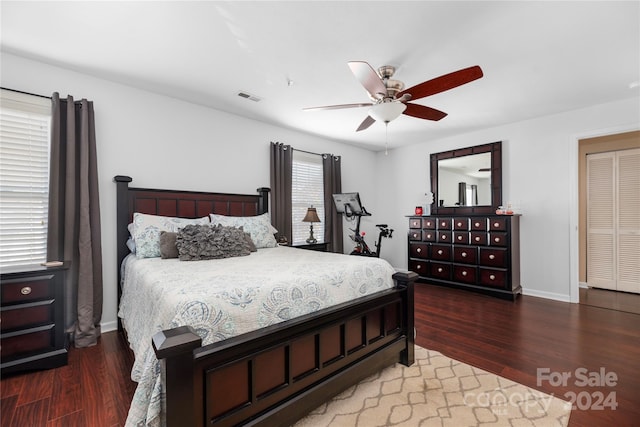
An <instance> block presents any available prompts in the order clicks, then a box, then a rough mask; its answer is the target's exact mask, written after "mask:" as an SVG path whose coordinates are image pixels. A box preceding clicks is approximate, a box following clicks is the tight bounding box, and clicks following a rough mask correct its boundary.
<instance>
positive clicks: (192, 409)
mask: <svg viewBox="0 0 640 427" xmlns="http://www.w3.org/2000/svg"><path fill="white" fill-rule="evenodd" d="M393 278H394V280H395V283H396V287H395V288H394V289H390V290H387V291H382V292H379V293H377V294H374V295H370V296H367V297H363V298H360V299H358V300H357V301H352V302H350V303H345V304H340V305H338V306H335V307H330V308H328V309H324V310H322V311H320V312H317V313H313V314H309V315H307V316H303V317H300V318H296V319H293V320H290V321H287V322H283V323H281V324H278V325H274V326H270V327H267V328H264V329H261V330H258V331H255V332H251V333H248V334H244V335H241V336H238V337H234V338H230V339H227V340H225V341H222V342H219V343H214V344H210V345H208V346H205V347H201V339H200V337H199V336H198V335H196V334H195V332H194V331H193V330H192V329H191V328H190V327H187V326H184V327H179V328H175V329H171V330H167V331H162V332H159V333H158V334H156V335H155V336H154V337H153V348H154V350H155V352H156V356H157V358H158V360H160V361H161V366H162V381H163V384H164V387H165V392H166V398H165V401H164V405H165V406H164V408H163V417H164V419H163V422H164V423H166V425H167V426H169V427H173V426H185V425H189V426H205V425H211V424H213V425H216V426H231V425H282V426H285V425H290V424H292V423H294V422H295V421H296V420H298V419H300V418H301V417H303V416H305V415H306V414H307V413H309V412H310V411H311V410H313V409H314V408H316V407H317V406H319V405H320V404H321V403H322V402H324V401H326V400H327V399H329V398H331V397H332V396H334V395H336V394H338V393H340V392H341V391H343V390H345V389H346V388H348V387H349V386H351V385H353V384H356V383H357V382H359V381H360V380H362V379H364V378H366V377H367V376H369V375H371V374H373V373H375V372H377V371H379V370H381V369H382V368H384V367H386V366H389V365H391V364H393V363H397V362H400V363H403V364H405V365H407V366H409V365H411V364H413V362H414V320H413V315H414V312H413V282H414V281H415V280H416V278H417V275H416V274H415V273H413V272H400V273H396V274H394V276H393Z"/></svg>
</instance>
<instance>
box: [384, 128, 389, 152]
mask: <svg viewBox="0 0 640 427" xmlns="http://www.w3.org/2000/svg"><path fill="white" fill-rule="evenodd" d="M384 140H385V143H384V155H385V156H388V155H389V122H384Z"/></svg>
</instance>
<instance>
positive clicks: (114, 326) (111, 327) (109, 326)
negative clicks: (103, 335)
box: [100, 321, 118, 332]
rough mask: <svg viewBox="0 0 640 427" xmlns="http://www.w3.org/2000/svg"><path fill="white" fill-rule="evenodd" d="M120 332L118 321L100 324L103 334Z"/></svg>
mask: <svg viewBox="0 0 640 427" xmlns="http://www.w3.org/2000/svg"><path fill="white" fill-rule="evenodd" d="M116 330H118V321H115V322H104V323H100V331H101V332H111V331H116Z"/></svg>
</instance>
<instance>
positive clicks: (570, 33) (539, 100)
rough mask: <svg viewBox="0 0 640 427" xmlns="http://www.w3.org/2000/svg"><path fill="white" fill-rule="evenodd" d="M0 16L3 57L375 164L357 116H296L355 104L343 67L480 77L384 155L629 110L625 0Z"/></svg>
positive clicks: (80, 10)
mask: <svg viewBox="0 0 640 427" xmlns="http://www.w3.org/2000/svg"><path fill="white" fill-rule="evenodd" d="M0 7H1V9H0V13H1V24H2V30H1V36H2V37H1V48H2V50H3V51H5V52H8V53H13V54H17V55H21V56H25V57H28V58H33V59H37V60H39V61H43V62H47V63H51V64H54V65H58V66H62V67H65V68H70V69H73V70H77V71H81V72H84V73H88V74H91V75H95V76H98V77H101V78H105V79H109V80H114V81H117V82H121V83H124V84H127V85H131V86H136V87H140V88H143V89H147V90H150V91H153V92H157V93H161V94H164V95H168V96H171V97H175V98H179V99H184V100H187V101H190V102H194V103H197V104H202V105H206V106H209V107H213V108H216V109H219V110H224V111H227V112H230V113H234V114H238V115H241V116H245V117H248V118H251V119H256V120H260V121H263V122H267V123H272V124H275V125H278V126H284V127H289V128H293V129H297V130H300V131H304V132H308V133H312V134H316V135H320V136H323V137H326V138H330V139H335V140H339V141H344V142H347V143H351V144H354V145H359V146H363V147H366V148H369V149H372V150H380V149H384V145H385V141H386V139H385V138H386V136H385V126H384V124H382V123H374V124H373V126H371V127H370V128H369V129H367V130H365V131H362V132H358V133H356V132H355V129H356V128H357V127H358V125H359V124H360V122H361V121H362V120H363V119H364V118H365V116H366V115H367V108H355V109H348V110H329V111H314V112H304V111H302V109H303V108H304V107H313V106H321V105H332V104H344V103H358V102H368V101H369V98H368V96H367V93H366V92H365V90H364V89H363V87H362V86H361V85H360V84H359V82H358V81H357V80H356V79H355V77H354V76H353V74H352V73H351V71H350V70H349V67H348V66H347V62H348V61H353V60H362V61H367V62H369V63H370V64H371V65H372V66H373V67H374V68H377V67H379V66H381V65H385V64H390V65H395V66H396V67H397V71H396V75H395V76H394V77H395V78H397V79H399V80H402V81H403V82H404V83H405V85H406V87H410V86H413V85H415V84H417V83H420V82H422V81H425V80H429V79H432V78H434V77H438V76H440V75H442V74H446V73H449V72H452V71H455V70H458V69H461V68H466V67H469V66H472V65H479V66H481V67H482V69H483V71H484V77H483V78H481V79H479V80H476V81H474V82H471V83H468V84H466V85H463V86H460V87H458V88H455V89H452V90H449V91H446V92H443V93H440V94H437V95H434V96H430V97H427V98H423V99H421V100H419V101H416V103H419V104H423V105H428V106H430V107H433V108H437V109H439V110H442V111H445V112H447V113H449V115H448V116H447V117H445V118H444V119H442V120H441V121H439V122H431V121H426V120H420V119H416V118H413V117H409V116H406V115H402V116H400V117H399V118H398V119H396V120H395V121H393V122H391V123H390V124H389V128H388V142H389V147H394V146H400V145H407V144H413V143H418V142H423V141H428V140H431V139H434V138H441V137H445V136H447V135H453V134H458V133H462V132H468V131H472V130H475V129H480V128H486V127H491V126H496V125H501V124H505V123H510V122H515V121H520V120H525V119H529V118H533V117H538V116H543V115H548V114H553V113H558V112H562V111H567V110H573V109H578V108H582V107H586V106H590V105H595V104H600V103H606V102H610V101H615V100H620V99H625V98H631V97H635V98H638V99H639V100H640V93H639V91H640V89H639V88H638V87H637V84H638V81H639V80H640V2H638V1H626V2H610V1H609V2H605V1H602V2H592V1H587V2H579V1H571V2H515V1H514V2H505V1H499V2H485V1H473V2H462V1H447V2H444V1H424V2H418V1H411V2H399V1H393V2H392V1H375V2H365V1H348V2H347V1H339V2H329V1H314V2H309V1H279V2H265V1H259V2H213V1H201V2H180V1H172V2H160V1H144V2H116V1H110V2H57V1H47V2H23V1H15V2H14V1H2V2H1V4H0ZM289 80H291V81H292V82H293V84H292V85H291V86H289V85H288V81H289ZM634 85H635V87H633V86H634ZM630 86H631V87H630ZM17 89H20V88H17ZM239 91H244V92H247V93H250V94H252V95H255V96H257V97H260V98H261V101H260V102H253V101H250V100H247V99H243V98H241V97H238V96H237V93H238V92H239ZM73 95H75V96H83V97H88V98H91V94H90V93H86V94H73Z"/></svg>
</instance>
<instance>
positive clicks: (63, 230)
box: [47, 92, 102, 347]
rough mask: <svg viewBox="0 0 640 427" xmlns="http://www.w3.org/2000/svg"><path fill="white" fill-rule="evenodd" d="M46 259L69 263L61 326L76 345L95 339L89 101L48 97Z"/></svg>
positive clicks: (97, 280) (96, 230)
mask: <svg viewBox="0 0 640 427" xmlns="http://www.w3.org/2000/svg"><path fill="white" fill-rule="evenodd" d="M51 99H52V107H53V111H52V120H51V166H50V172H49V174H50V179H49V182H50V184H49V227H48V236H47V259H49V260H60V261H66V262H69V270H68V271H67V274H66V280H65V326H66V328H67V332H69V333H70V337H71V339H72V340H73V342H74V345H75V346H76V347H88V346H91V345H95V344H96V343H97V340H98V337H99V336H100V320H101V318H102V242H101V235H100V202H99V197H98V164H97V160H96V136H95V124H94V112H93V102H90V101H87V100H86V99H83V100H81V101H75V102H74V100H73V97H71V96H68V97H67V99H60V96H59V95H58V93H57V92H56V93H54V94H53V96H52V98H51Z"/></svg>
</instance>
